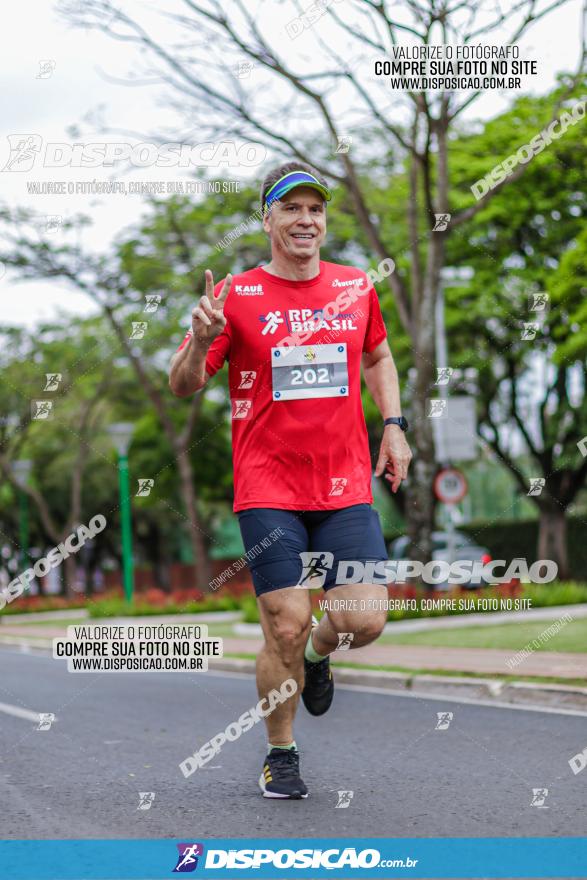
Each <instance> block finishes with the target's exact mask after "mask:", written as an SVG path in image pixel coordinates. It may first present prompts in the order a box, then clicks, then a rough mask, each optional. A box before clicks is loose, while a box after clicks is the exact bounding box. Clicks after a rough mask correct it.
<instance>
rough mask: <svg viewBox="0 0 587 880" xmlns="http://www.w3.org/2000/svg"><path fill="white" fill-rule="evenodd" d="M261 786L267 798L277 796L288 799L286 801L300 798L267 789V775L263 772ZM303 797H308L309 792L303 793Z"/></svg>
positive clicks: (260, 780) (277, 797) (276, 797)
mask: <svg viewBox="0 0 587 880" xmlns="http://www.w3.org/2000/svg"><path fill="white" fill-rule="evenodd" d="M259 788H260V789H261V791H262V792H263V797H266V798H275V799H280V800H286V801H297V800H299V798H292V797H291V796H290V795H289V794H279V793H278V792H276V791H267V787H266V785H265V777H264V775H263V774H262V773H261V776H260V777H259ZM301 797H302V798H307V797H308V794H307V793H306V794H303V795H301Z"/></svg>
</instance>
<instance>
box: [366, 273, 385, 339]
mask: <svg viewBox="0 0 587 880" xmlns="http://www.w3.org/2000/svg"><path fill="white" fill-rule="evenodd" d="M384 339H387V330H386V329H385V323H384V321H383V315H382V314H381V307H380V305H379V297H378V296H377V292H376V291H375V288H374V287H371V290H370V291H369V317H368V318H367V330H366V332H365V339H364V340H363V351H364V352H366V353H367V354H368V353H369V352H371V351H373V349H374V348H377V346H378V345H380V344H381V343H382V342H383V340H384Z"/></svg>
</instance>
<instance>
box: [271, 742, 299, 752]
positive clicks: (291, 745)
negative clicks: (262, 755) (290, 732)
mask: <svg viewBox="0 0 587 880" xmlns="http://www.w3.org/2000/svg"><path fill="white" fill-rule="evenodd" d="M271 749H286V750H288V751H289V750H293V751H296V752H297V750H298V747H297V746H296V743H295V740H294V741H293V742H291V743H289V745H287V746H274V745H273V743H267V754H269V752H270V751H271Z"/></svg>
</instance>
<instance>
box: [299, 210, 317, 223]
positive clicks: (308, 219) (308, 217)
mask: <svg viewBox="0 0 587 880" xmlns="http://www.w3.org/2000/svg"><path fill="white" fill-rule="evenodd" d="M298 223H301V224H302V225H303V226H312V225H313V223H314V217H313V216H312V214H311V213H310V209H309V208H306V209H304V210H303V211H302V216H301V217H298Z"/></svg>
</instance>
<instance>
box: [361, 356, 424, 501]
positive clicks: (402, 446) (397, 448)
mask: <svg viewBox="0 0 587 880" xmlns="http://www.w3.org/2000/svg"><path fill="white" fill-rule="evenodd" d="M362 364H363V375H364V377H365V383H366V385H367V388H368V389H369V393H370V395H371V397H372V398H373V400H374V401H375V403H376V404H377V408H378V409H379V412H380V413H381V415H382V417H383V418H384V419H389V418H391V417H393V416H396V417H398V416H401V414H402V410H401V401H400V393H399V379H398V375H397V369H396V366H395V363H394V360H393V356H392V354H391V351H390V349H389V345H388V344H387V340H384V341H383V342H381V343H380V344H379V345H378V346H377V347H376V348H374V349H373V351H371V352H369V353H366V352H364V353H363V357H362ZM411 460H412V453H411V451H410V447H409V446H408V443H407V441H406V438H405V435H404V432H403V431H402V429H401V428H400V427H399V425H386V426H385V428H384V430H383V438H382V440H381V446H380V449H379V457H378V459H377V466H376V468H375V476H376V477H380V476H381V475H382V474H383V472H384V470H386V469H387V470H388V471H390V473H387V474H385V479H386V480H389V482H390V483H391V488H392V491H393V492H397V490H398V489H399V485H400V483H401V481H402V480H405V479H406V477H407V475H408V467H409V464H410V461H411Z"/></svg>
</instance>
